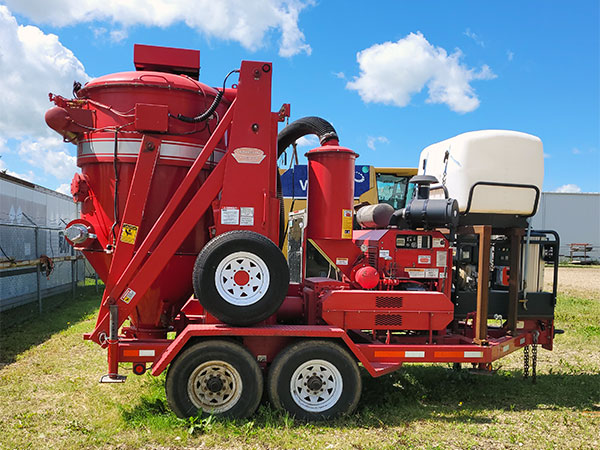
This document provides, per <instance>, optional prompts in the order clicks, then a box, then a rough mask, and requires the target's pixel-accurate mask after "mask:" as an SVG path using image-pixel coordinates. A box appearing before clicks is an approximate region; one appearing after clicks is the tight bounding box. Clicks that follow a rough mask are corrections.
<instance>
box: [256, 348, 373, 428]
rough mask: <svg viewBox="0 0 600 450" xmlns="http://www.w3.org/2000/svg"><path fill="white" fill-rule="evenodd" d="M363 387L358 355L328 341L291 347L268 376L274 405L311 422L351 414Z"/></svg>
mask: <svg viewBox="0 0 600 450" xmlns="http://www.w3.org/2000/svg"><path fill="white" fill-rule="evenodd" d="M361 390H362V382H361V378H360V372H359V370H358V365H357V363H356V361H355V360H354V358H352V356H351V355H350V354H349V353H348V351H346V350H345V349H344V348H342V347H341V346H340V345H338V344H336V343H334V342H331V341H325V340H306V341H301V342H298V343H296V344H293V345H291V346H289V347H287V348H286V349H284V350H283V351H282V352H281V353H279V355H277V357H276V358H275V360H274V361H273V364H272V365H271V368H270V369H269V375H268V378H267V391H268V394H269V399H270V400H271V403H272V405H273V406H274V407H275V408H277V409H283V410H285V411H287V412H289V413H290V414H291V415H293V416H295V417H296V418H298V419H301V420H308V421H316V420H326V419H332V418H335V417H339V416H345V415H348V414H351V413H352V412H353V411H354V409H356V406H357V405H358V401H359V399H360V394H361Z"/></svg>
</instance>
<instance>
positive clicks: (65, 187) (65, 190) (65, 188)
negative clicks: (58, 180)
mask: <svg viewBox="0 0 600 450" xmlns="http://www.w3.org/2000/svg"><path fill="white" fill-rule="evenodd" d="M54 190H55V191H56V192H60V193H61V194H65V195H71V184H70V183H63V184H61V185H60V186H58V187H57V188H56V189H54Z"/></svg>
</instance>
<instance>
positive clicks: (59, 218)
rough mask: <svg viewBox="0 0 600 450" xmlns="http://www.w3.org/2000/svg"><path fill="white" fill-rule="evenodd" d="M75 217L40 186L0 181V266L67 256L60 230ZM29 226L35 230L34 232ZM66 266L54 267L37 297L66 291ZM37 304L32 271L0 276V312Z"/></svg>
mask: <svg viewBox="0 0 600 450" xmlns="http://www.w3.org/2000/svg"><path fill="white" fill-rule="evenodd" d="M77 216H78V207H77V205H76V204H75V203H73V200H72V199H71V198H70V197H69V196H66V195H63V194H59V193H58V192H54V191H51V190H49V189H46V188H43V187H41V186H37V185H33V184H31V183H28V182H23V181H21V180H18V179H15V178H13V177H9V176H6V175H2V176H0V247H1V250H2V251H1V252H0V260H6V259H7V257H8V258H10V259H13V260H15V261H23V260H29V259H37V258H39V256H40V255H47V256H49V257H50V258H56V257H61V256H69V255H73V254H74V253H73V250H72V248H71V246H70V245H68V244H67V242H66V240H65V238H64V236H63V229H64V226H65V224H66V223H68V222H69V221H71V220H73V219H74V218H76V217H77ZM34 224H35V225H36V226H37V227H39V228H38V230H37V248H36V230H35V228H34ZM75 270H76V272H78V273H77V274H76V275H77V276H78V279H83V277H84V264H83V262H78V263H77V266H76V268H75ZM72 271H73V267H72V262H71V261H62V262H56V263H55V265H54V271H53V272H52V274H51V275H50V277H48V278H46V276H44V275H42V277H41V279H40V289H41V293H42V297H45V296H48V295H51V294H54V293H57V292H60V291H66V290H68V289H70V287H71V281H72V278H73V276H72V275H73V274H72ZM36 298H37V273H36V268H35V267H23V268H9V269H3V270H0V311H2V310H6V309H9V308H12V307H15V306H19V305H22V304H25V303H28V302H30V301H33V300H36Z"/></svg>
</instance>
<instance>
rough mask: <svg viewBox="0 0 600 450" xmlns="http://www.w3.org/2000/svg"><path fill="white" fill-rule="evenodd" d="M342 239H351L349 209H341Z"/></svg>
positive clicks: (350, 212)
mask: <svg viewBox="0 0 600 450" xmlns="http://www.w3.org/2000/svg"><path fill="white" fill-rule="evenodd" d="M342 239H352V210H351V209H342Z"/></svg>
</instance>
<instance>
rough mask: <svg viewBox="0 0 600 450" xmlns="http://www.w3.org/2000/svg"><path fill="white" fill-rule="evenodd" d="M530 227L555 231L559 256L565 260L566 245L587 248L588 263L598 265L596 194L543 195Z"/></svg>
mask: <svg viewBox="0 0 600 450" xmlns="http://www.w3.org/2000/svg"><path fill="white" fill-rule="evenodd" d="M532 227H533V229H538V230H542V229H543V230H555V231H557V232H558V234H559V236H560V244H561V245H560V255H561V256H564V257H569V254H570V250H571V249H570V244H588V245H589V246H591V247H592V250H591V251H589V252H588V253H587V255H588V257H589V259H593V260H596V261H600V193H576V194H575V193H561V192H543V193H542V197H541V199H540V205H539V207H538V212H537V214H536V215H535V216H534V217H533V222H532ZM574 256H576V257H577V259H580V260H581V259H582V256H583V252H582V251H578V252H576V253H574Z"/></svg>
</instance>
